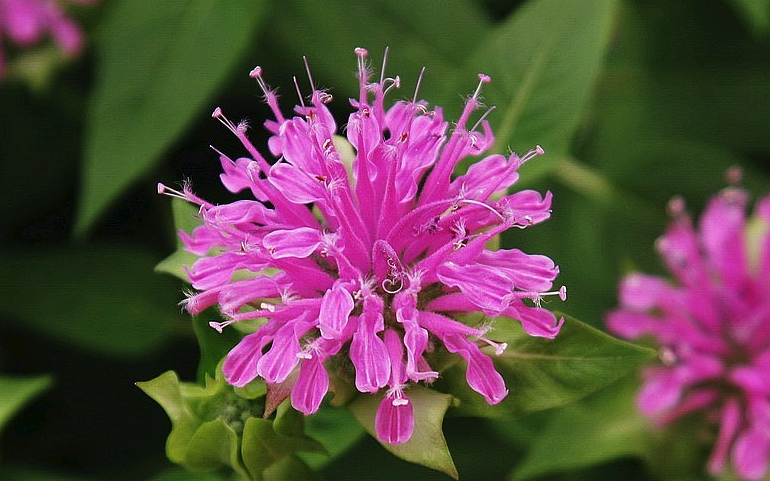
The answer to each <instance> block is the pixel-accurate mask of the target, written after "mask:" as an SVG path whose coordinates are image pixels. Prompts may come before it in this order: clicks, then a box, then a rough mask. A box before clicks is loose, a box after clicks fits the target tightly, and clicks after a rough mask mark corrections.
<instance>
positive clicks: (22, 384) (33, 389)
mask: <svg viewBox="0 0 770 481" xmlns="http://www.w3.org/2000/svg"><path fill="white" fill-rule="evenodd" d="M51 384H52V380H51V377H50V376H36V377H26V378H25V377H7V376H3V377H0V393H2V395H0V429H2V427H3V426H4V425H5V423H7V422H8V420H9V419H11V417H13V415H14V414H16V412H17V411H18V410H19V409H21V407H22V406H23V405H24V404H26V403H27V402H29V401H30V400H31V399H32V398H34V397H35V396H37V395H39V394H40V393H41V392H43V391H45V390H46V389H48V388H49V387H51Z"/></svg>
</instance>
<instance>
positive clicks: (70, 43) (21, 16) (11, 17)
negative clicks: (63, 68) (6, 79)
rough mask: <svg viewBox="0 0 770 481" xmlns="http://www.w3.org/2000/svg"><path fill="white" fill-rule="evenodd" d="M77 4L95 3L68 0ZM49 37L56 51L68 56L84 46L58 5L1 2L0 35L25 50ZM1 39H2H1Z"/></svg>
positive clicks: (43, 0) (37, 0)
mask: <svg viewBox="0 0 770 481" xmlns="http://www.w3.org/2000/svg"><path fill="white" fill-rule="evenodd" d="M71 1H74V2H76V3H92V2H94V1H95V0H71ZM46 34H50V35H51V36H52V37H53V39H54V40H55V41H56V43H57V44H58V45H59V48H61V50H62V51H63V52H64V53H65V54H67V55H75V54H77V53H78V52H79V51H80V49H81V48H82V46H83V37H82V35H81V33H80V29H79V28H78V26H77V25H76V24H75V23H73V22H72V21H71V20H70V19H68V18H67V17H66V16H65V15H64V12H62V11H61V9H60V7H59V4H58V2H54V1H51V0H0V36H2V35H5V36H6V37H8V38H10V39H11V41H12V42H14V43H15V44H17V45H19V46H21V47H28V46H30V45H33V44H36V43H38V42H40V41H41V40H42V39H43V37H44V36H45V35H46ZM0 38H1V37H0ZM2 74H3V58H2V50H0V76H2Z"/></svg>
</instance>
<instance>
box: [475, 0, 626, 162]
mask: <svg viewBox="0 0 770 481" xmlns="http://www.w3.org/2000/svg"><path fill="white" fill-rule="evenodd" d="M615 7H616V2H615V1H612V0H533V1H530V2H526V3H525V4H524V5H523V6H522V7H521V8H520V9H519V10H517V11H516V12H515V14H514V15H512V16H511V17H510V18H509V19H507V20H506V21H505V22H504V23H502V24H501V25H499V26H498V27H496V28H495V29H494V30H493V31H492V32H491V33H490V34H489V35H488V37H487V39H486V40H485V41H484V42H483V43H482V44H481V45H480V47H479V48H478V49H477V51H476V54H475V55H474V56H473V58H472V59H471V60H470V66H472V67H474V68H475V69H478V71H480V72H484V73H486V74H488V75H490V76H491V77H492V82H491V83H490V84H489V85H487V86H485V87H484V90H483V93H482V95H483V96H484V99H485V103H487V104H488V105H495V106H497V110H496V111H495V112H494V113H493V114H492V115H491V116H490V121H491V122H492V125H493V126H494V127H495V133H496V135H497V143H496V146H495V150H496V151H499V152H502V151H505V150H506V149H507V148H508V147H510V148H511V149H513V150H514V151H517V152H523V151H526V150H528V149H531V148H533V147H534V146H535V145H538V144H539V145H542V146H543V148H544V149H545V150H546V152H549V153H554V154H559V155H562V154H566V153H567V152H568V150H569V145H570V142H571V141H572V137H573V136H574V133H575V130H576V128H577V126H578V122H579V121H580V117H581V116H582V115H583V110H584V108H585V105H586V102H587V100H588V97H589V95H590V93H591V92H592V90H593V88H594V83H595V81H596V78H597V75H598V73H599V71H600V68H601V64H602V60H603V58H604V54H605V51H606V49H607V45H608V42H609V37H610V31H611V26H612V23H613V19H614V13H615ZM533 26H536V27H535V28H533ZM551 158H552V159H556V158H558V155H555V156H552V157H551ZM544 159H548V157H546V158H544ZM546 163H548V160H545V161H544V160H538V161H537V162H533V164H541V165H542V164H546ZM527 168H530V166H528V167H527ZM536 168H537V167H536ZM541 168H543V167H541Z"/></svg>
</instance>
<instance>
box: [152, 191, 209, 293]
mask: <svg viewBox="0 0 770 481" xmlns="http://www.w3.org/2000/svg"><path fill="white" fill-rule="evenodd" d="M171 212H172V215H173V219H174V228H175V230H176V231H177V232H178V231H179V230H183V231H185V232H186V233H188V234H191V233H192V231H193V229H195V228H196V227H198V226H199V225H201V221H200V219H199V218H198V208H197V207H195V206H194V205H193V204H191V203H189V202H185V201H183V200H181V199H176V198H174V199H171ZM175 234H176V233H175ZM175 238H176V251H174V253H173V254H171V255H170V256H168V257H166V258H165V259H163V260H162V261H160V262H159V263H158V264H157V265H156V266H155V271H156V272H163V273H165V274H170V275H172V276H174V277H177V278H179V279H181V280H183V281H185V282H189V281H188V279H187V273H186V272H185V270H184V266H192V265H193V264H194V263H195V261H196V260H198V258H199V257H200V256H197V255H195V254H193V253H190V252H187V251H186V250H185V248H184V244H183V243H182V240H181V239H180V238H179V236H178V235H176V236H175Z"/></svg>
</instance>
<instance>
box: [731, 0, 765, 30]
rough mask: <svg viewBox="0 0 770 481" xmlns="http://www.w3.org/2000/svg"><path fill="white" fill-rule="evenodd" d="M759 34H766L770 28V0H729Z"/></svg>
mask: <svg viewBox="0 0 770 481" xmlns="http://www.w3.org/2000/svg"><path fill="white" fill-rule="evenodd" d="M729 2H730V3H731V4H733V6H734V7H735V9H736V10H737V11H738V13H739V14H740V15H741V16H742V17H743V19H744V21H745V22H746V23H747V24H748V26H749V27H750V28H751V30H752V31H753V32H754V33H755V34H757V35H766V34H767V32H768V31H769V30H770V1H769V0H729Z"/></svg>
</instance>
